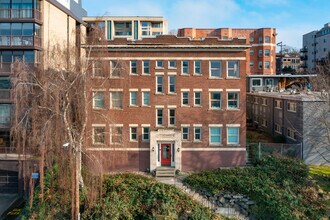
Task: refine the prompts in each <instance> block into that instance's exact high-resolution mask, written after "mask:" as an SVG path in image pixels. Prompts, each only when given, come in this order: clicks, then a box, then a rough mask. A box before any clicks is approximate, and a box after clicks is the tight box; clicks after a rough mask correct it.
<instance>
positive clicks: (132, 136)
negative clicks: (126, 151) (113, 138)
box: [130, 127, 138, 141]
mask: <svg viewBox="0 0 330 220" xmlns="http://www.w3.org/2000/svg"><path fill="white" fill-rule="evenodd" d="M137 140H138V135H137V127H130V141H137Z"/></svg>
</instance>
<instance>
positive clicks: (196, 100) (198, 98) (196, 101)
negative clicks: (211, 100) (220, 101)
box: [194, 91, 202, 106]
mask: <svg viewBox="0 0 330 220" xmlns="http://www.w3.org/2000/svg"><path fill="white" fill-rule="evenodd" d="M201 105H202V92H201V91H196V92H194V106H201Z"/></svg>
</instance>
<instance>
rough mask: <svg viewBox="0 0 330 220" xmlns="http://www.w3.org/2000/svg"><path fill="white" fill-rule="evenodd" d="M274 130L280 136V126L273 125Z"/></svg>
mask: <svg viewBox="0 0 330 220" xmlns="http://www.w3.org/2000/svg"><path fill="white" fill-rule="evenodd" d="M274 130H275V132H276V133H278V134H282V126H281V125H280V124H276V123H275V124H274Z"/></svg>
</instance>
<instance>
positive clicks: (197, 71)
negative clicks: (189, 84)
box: [194, 60, 202, 75]
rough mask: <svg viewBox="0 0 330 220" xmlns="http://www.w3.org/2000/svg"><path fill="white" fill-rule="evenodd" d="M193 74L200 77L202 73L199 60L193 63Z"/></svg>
mask: <svg viewBox="0 0 330 220" xmlns="http://www.w3.org/2000/svg"><path fill="white" fill-rule="evenodd" d="M194 74H195V75H201V74H202V71H201V61H200V60H196V61H195V62H194Z"/></svg>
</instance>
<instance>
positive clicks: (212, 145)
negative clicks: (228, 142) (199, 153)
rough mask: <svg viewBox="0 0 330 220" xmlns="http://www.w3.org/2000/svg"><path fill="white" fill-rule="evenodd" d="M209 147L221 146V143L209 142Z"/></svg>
mask: <svg viewBox="0 0 330 220" xmlns="http://www.w3.org/2000/svg"><path fill="white" fill-rule="evenodd" d="M209 146H210V147H223V144H212V143H210V144H209Z"/></svg>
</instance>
